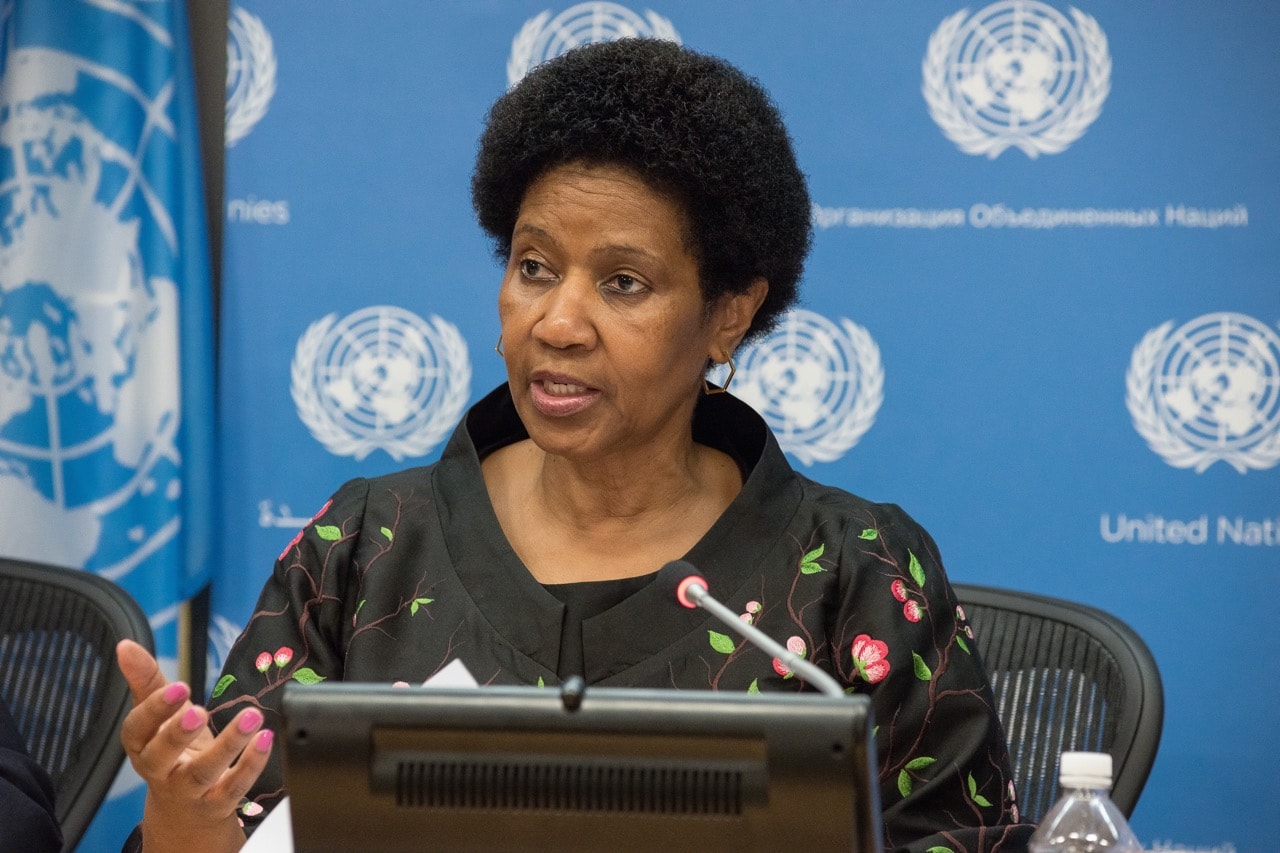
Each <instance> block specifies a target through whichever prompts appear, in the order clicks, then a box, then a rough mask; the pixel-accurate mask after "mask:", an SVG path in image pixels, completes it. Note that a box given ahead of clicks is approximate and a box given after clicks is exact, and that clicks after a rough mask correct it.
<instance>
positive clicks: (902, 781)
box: [898, 770, 911, 797]
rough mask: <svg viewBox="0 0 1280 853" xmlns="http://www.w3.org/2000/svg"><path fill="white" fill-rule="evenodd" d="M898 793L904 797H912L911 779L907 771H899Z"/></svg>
mask: <svg viewBox="0 0 1280 853" xmlns="http://www.w3.org/2000/svg"><path fill="white" fill-rule="evenodd" d="M898 793H899V794H901V795H902V796H904V797H909V796H911V777H910V776H908V775H907V771H905V770H900V771H898Z"/></svg>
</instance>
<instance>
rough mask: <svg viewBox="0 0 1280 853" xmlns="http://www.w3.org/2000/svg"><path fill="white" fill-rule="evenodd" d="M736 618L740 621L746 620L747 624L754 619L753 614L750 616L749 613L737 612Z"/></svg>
mask: <svg viewBox="0 0 1280 853" xmlns="http://www.w3.org/2000/svg"><path fill="white" fill-rule="evenodd" d="M738 619H739V620H740V621H742V622H746V623H747V624H748V625H750V624H751V623H752V621H753V620H754V619H755V617H754V616H752V615H751V614H750V613H739V614H738Z"/></svg>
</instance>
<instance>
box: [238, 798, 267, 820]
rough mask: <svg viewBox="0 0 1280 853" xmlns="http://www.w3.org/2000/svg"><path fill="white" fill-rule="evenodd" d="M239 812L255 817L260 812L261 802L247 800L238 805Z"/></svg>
mask: <svg viewBox="0 0 1280 853" xmlns="http://www.w3.org/2000/svg"><path fill="white" fill-rule="evenodd" d="M240 813H241V814H242V815H244V816H245V817H257V816H258V815H260V814H262V804H261V803H254V802H248V803H245V804H244V805H243V806H241V807H240Z"/></svg>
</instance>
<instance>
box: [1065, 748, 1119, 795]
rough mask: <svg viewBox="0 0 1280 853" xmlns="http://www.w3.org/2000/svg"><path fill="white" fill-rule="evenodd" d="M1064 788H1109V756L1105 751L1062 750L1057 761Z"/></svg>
mask: <svg viewBox="0 0 1280 853" xmlns="http://www.w3.org/2000/svg"><path fill="white" fill-rule="evenodd" d="M1058 783H1059V784H1060V785H1062V787H1064V788H1106V789H1107V790H1110V789H1111V756H1110V755H1108V754H1107V753H1105V752H1064V753H1062V756H1061V758H1060V760H1059V763H1058Z"/></svg>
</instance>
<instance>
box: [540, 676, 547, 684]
mask: <svg viewBox="0 0 1280 853" xmlns="http://www.w3.org/2000/svg"><path fill="white" fill-rule="evenodd" d="M538 686H539V687H546V686H547V685H546V683H545V682H544V681H543V680H542V676H541V675H539V676H538Z"/></svg>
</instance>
